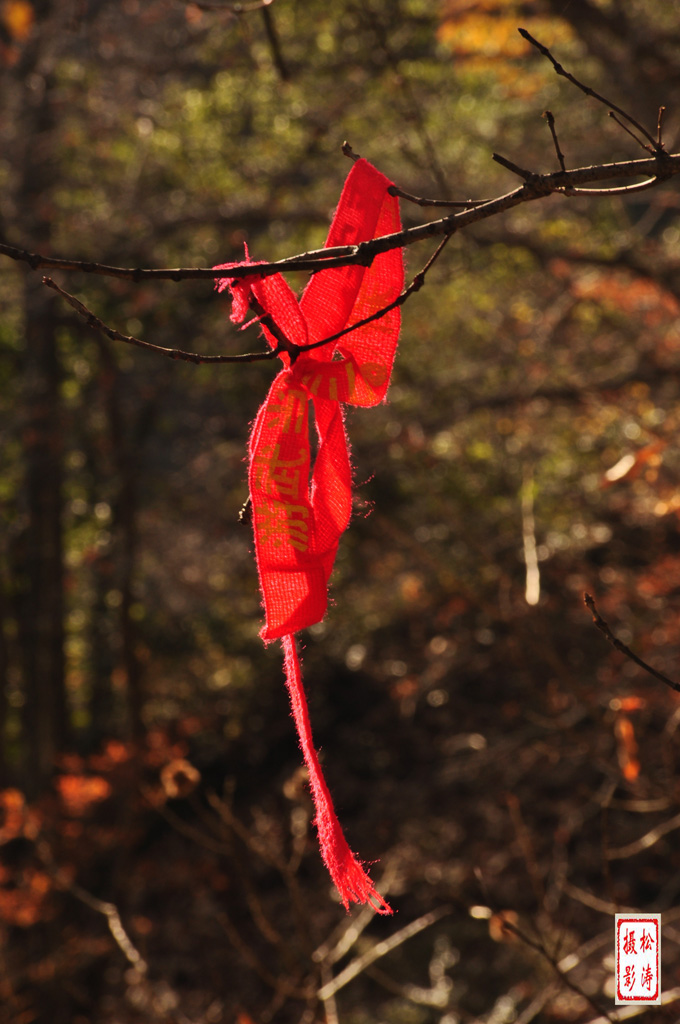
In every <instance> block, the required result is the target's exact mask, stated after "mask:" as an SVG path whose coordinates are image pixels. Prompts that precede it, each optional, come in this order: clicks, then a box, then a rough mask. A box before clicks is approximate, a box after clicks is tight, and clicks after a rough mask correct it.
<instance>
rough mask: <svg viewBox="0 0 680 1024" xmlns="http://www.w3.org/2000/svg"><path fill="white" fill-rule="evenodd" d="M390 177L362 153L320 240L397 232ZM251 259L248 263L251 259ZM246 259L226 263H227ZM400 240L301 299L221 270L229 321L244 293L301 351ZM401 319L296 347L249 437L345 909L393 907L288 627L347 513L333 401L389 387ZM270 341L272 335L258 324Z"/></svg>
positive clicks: (388, 291)
mask: <svg viewBox="0 0 680 1024" xmlns="http://www.w3.org/2000/svg"><path fill="white" fill-rule="evenodd" d="M390 184H391V182H390V181H389V180H388V179H387V178H386V177H385V176H384V175H382V174H381V173H380V172H379V171H377V170H376V169H375V168H374V167H372V166H371V164H369V163H368V162H367V161H366V160H358V161H357V162H356V163H355V164H354V166H353V168H352V170H351V171H350V173H349V175H348V177H347V181H346V182H345V187H344V189H343V191H342V195H341V197H340V202H339V204H338V208H337V210H336V212H335V216H334V217H333V222H332V224H331V228H330V232H329V234H328V238H327V240H326V247H330V246H341V245H355V244H357V243H359V242H364V241H368V240H370V239H371V238H375V237H378V236H380V235H387V234H391V233H393V232H396V231H399V230H400V228H401V221H400V217H399V204H398V201H397V199H396V198H395V197H393V196H391V195H390V194H389V193H388V191H387V189H388V188H389V186H390ZM249 262H250V261H249V260H248V261H246V263H249ZM243 265H244V264H233V263H232V264H225V265H224V266H223V267H220V268H218V269H225V270H228V269H230V268H233V267H234V266H243ZM403 284H404V265H403V258H402V255H401V250H400V249H393V250H390V251H388V252H386V253H383V254H380V255H379V256H377V257H376V258H375V259H374V261H373V263H372V264H371V266H370V267H361V266H348V267H338V268H329V269H327V270H320V271H318V272H317V273H316V274H314V276H313V277H312V279H311V281H310V282H309V284H308V285H307V288H306V289H305V291H304V293H303V295H302V297H301V299H300V301H299V302H298V300H297V298H296V297H295V295H294V294H293V292H292V291H291V289H290V288H289V286H288V284H287V283H286V281H285V280H284V278H283V277H282V276H281V275H280V274H276V275H273V276H270V277H264V278H258V277H257V276H252V277H247V278H244V279H242V280H237V279H234V278H229V277H225V278H221V279H220V280H218V281H217V288H218V289H219V291H223V290H224V289H226V288H229V289H230V291H231V294H232V300H233V304H232V315H231V319H232V320H233V321H235V322H240V321H241V320H243V319H244V318H245V316H246V313H247V311H248V307H249V304H250V300H251V296H252V297H253V298H254V299H255V300H256V305H257V306H259V307H260V309H261V310H263V311H264V312H265V313H266V314H268V315H269V316H270V317H271V318H272V319H273V321H274V322H275V324H276V327H277V328H278V330H279V331H280V332H282V333H283V334H284V335H285V337H286V338H287V339H288V340H289V341H291V342H293V343H294V344H295V345H298V346H300V347H302V348H303V349H304V347H305V346H307V345H313V344H314V343H316V342H319V341H322V340H323V339H324V338H328V337H330V336H332V335H334V334H336V333H338V332H339V331H342V330H344V329H346V328H347V327H351V326H352V324H355V323H359V322H360V321H363V320H365V319H366V318H367V317H370V316H371V315H372V314H374V313H377V312H378V311H379V310H382V309H384V308H385V307H386V306H389V305H390V303H392V302H394V300H395V299H396V298H397V297H398V295H399V294H400V293H401V291H402V288H403ZM400 322H401V317H400V311H399V308H398V307H396V308H394V309H392V310H390V311H389V312H387V313H386V314H385V315H384V316H382V317H380V318H379V319H376V320H374V321H372V322H370V323H368V324H364V325H363V326H361V327H357V328H356V330H353V331H351V332H350V333H348V334H345V335H343V337H342V338H340V339H339V340H338V341H337V342H336V343H335V344H333V343H330V344H328V345H323V346H321V347H319V348H313V349H311V350H310V351H302V352H300V354H299V355H298V357H297V359H296V360H295V361H294V363H293V365H291V360H290V357H289V356H288V354H287V353H285V352H283V353H281V359H282V362H283V364H284V369H283V370H281V372H280V373H279V374H278V376H277V377H276V379H275V380H274V382H273V384H272V386H271V388H270V390H269V394H268V395H267V398H266V400H265V402H264V403H263V405H262V407H261V408H260V411H259V412H258V415H257V418H256V420H255V423H254V426H253V430H252V434H251V438H250V470H249V484H250V498H251V502H252V513H253V529H254V536H255V552H256V558H257V567H258V573H259V578H260V587H261V589H262V596H263V600H264V608H265V613H266V625H265V627H264V629H263V630H262V634H261V635H262V637H263V639H264V640H265V641H268V640H273V639H275V638H277V637H282V638H283V642H284V651H285V661H286V679H287V685H288V689H289V693H290V697H291V703H292V707H293V714H294V718H295V722H296V726H297V729H298V734H299V736H300V742H301V746H302V749H303V754H304V757H305V762H306V764H307V767H308V770H309V774H310V784H311V789H312V795H313V797H314V803H315V807H316V824H317V829H318V832H319V838H320V842H321V851H322V855H323V858H324V861H325V863H326V866H327V867H328V869H329V871H330V873H331V876H332V878H333V881H334V882H335V884H336V885H337V887H338V889H339V891H340V894H341V897H342V900H343V903H344V905H345V907H346V908H347V907H348V905H349V901H350V900H354V901H357V902H371V903H372V904H373V905H374V906H375V908H376V909H377V910H378V911H379V912H381V913H391V910H390V908H389V907H388V905H387V904H386V903H385V901H384V900H383V899H382V897H380V896H379V894H378V893H377V892H376V890H375V888H374V886H373V883H372V882H371V880H370V878H368V876H367V875H366V874H365V872H364V871H363V869H362V868H361V866H360V864H359V862H358V861H357V859H356V858H355V857H354V855H353V854H352V853H351V851H350V850H349V847H348V846H347V843H346V841H345V839H344V836H343V834H342V830H341V828H340V825H339V823H338V821H337V818H336V816H335V812H334V810H333V804H332V801H331V798H330V794H329V792H328V788H327V786H326V783H325V781H324V779H323V775H322V774H321V768H320V766H319V762H318V758H317V756H316V752H315V750H314V745H313V743H312V738H311V731H310V727H309V718H308V715H307V708H306V703H305V698H304V691H303V689H302V680H301V675H300V666H299V661H298V658H297V652H296V650H295V641H294V638H293V634H294V633H296V632H297V631H298V630H300V629H304V628H305V627H307V626H311V625H313V624H314V623H316V622H319V621H320V620H321V619H323V617H324V614H325V612H326V604H327V585H328V578H329V576H330V573H331V570H332V568H333V563H334V561H335V555H336V552H337V549H338V543H339V540H340V536H341V534H342V532H343V531H344V530H345V528H346V527H347V524H348V522H349V518H350V512H351V469H350V461H349V452H348V447H347V439H346V435H345V428H344V418H343V410H342V404H341V403H348V404H351V405H359V406H372V405H376V404H377V403H378V402H380V401H382V400H383V399H384V397H385V393H386V391H387V386H388V384H389V379H390V373H391V371H392V363H393V361H394V355H395V352H396V348H397V340H398V335H399V327H400ZM263 329H264V333H265V336H266V338H267V340H268V342H269V344H270V345H271V346H272V347H273V348H275V347H277V344H278V342H277V340H276V338H274V337H273V336H272V334H271V332H270V331H269V330H268V328H267V327H266V326H265V325H264V324H263ZM310 403H311V406H312V408H313V410H314V419H315V424H316V432H317V441H318V445H317V451H316V458H315V460H314V467H313V470H312V475H311V480H310V464H311V450H310V441H309V426H308V424H309V408H310Z"/></svg>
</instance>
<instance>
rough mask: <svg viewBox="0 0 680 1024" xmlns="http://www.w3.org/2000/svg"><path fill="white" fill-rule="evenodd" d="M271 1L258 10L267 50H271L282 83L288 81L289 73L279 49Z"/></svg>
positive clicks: (279, 44) (281, 51)
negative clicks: (267, 46)
mask: <svg viewBox="0 0 680 1024" xmlns="http://www.w3.org/2000/svg"><path fill="white" fill-rule="evenodd" d="M271 4H272V0H268V2H267V3H264V4H262V5H261V7H260V10H261V11H262V20H263V22H264V30H265V33H266V35H267V41H268V43H269V49H270V50H271V54H272V60H273V62H274V66H275V67H276V70H277V71H278V73H279V77H280V78H281V81H282V82H289V81H290V77H291V75H290V71H289V70H288V65H287V64H286V62H285V60H284V57H283V50H282V49H281V42H280V40H279V34H278V32H277V31H276V25H275V24H274V17H273V15H272V12H271V10H270V7H271Z"/></svg>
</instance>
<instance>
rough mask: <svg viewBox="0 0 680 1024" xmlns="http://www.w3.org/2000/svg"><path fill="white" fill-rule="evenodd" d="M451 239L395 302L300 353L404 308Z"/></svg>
mask: <svg viewBox="0 0 680 1024" xmlns="http://www.w3.org/2000/svg"><path fill="white" fill-rule="evenodd" d="M450 237H451V236H450V235H446V237H444V238H442V240H441V242H440V243H439V245H438V246H437V248H436V249H435V251H434V252H433V253H432V255H431V256H430V258H429V260H428V261H427V263H426V264H425V266H424V267H423V268H422V270H420V271H419V272H418V273H417V274H416V275H415V277H414V278H413V280H412V281H411V283H410V285H409V286H408V288H405V289H404V291H403V292H401V294H400V295H398V296H397V297H396V299H395V300H394V302H390V303H389V305H387V306H383V308H382V309H379V310H377V312H375V313H371V315H370V316H366V317H364V319H363V320H358V321H357V322H356V323H355V324H352V325H351V326H350V327H344V328H343V329H342V330H341V331H338V332H337V334H331V335H330V336H329V337H328V338H322V339H321V341H315V342H314V343H313V344H311V345H302V346H300V348H299V351H300V352H307V351H309V350H310V349H313V348H321V346H322V345H330V344H331V342H334V341H338V339H339V338H342V337H344V335H345V334H350V333H351V332H352V331H356V330H358V329H359V328H360V327H365V326H366V324H370V323H372V322H373V321H374V320H380V319H381V318H382V317H384V316H385V315H386V314H387V313H390V312H391V311H392V310H393V309H397V308H398V307H399V306H403V305H404V303H405V302H406V300H407V299H408V298H409V296H410V295H413V293H414V292H417V291H419V290H420V289H421V288H422V287H423V285H424V284H425V277H426V275H427V273H428V271H429V270H430V268H431V267H432V265H433V264H434V263H435V262H436V261H437V260H438V259H439V256H440V254H441V252H442V249H443V248H444V246H445V245H446V243H447V242H448V240H449V238H450Z"/></svg>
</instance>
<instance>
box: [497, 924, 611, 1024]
mask: <svg viewBox="0 0 680 1024" xmlns="http://www.w3.org/2000/svg"><path fill="white" fill-rule="evenodd" d="M501 928H502V929H503V931H505V932H510V933H511V934H512V935H515V936H516V937H517V938H518V939H519V940H520V942H523V943H524V944H525V946H528V947H529V948H530V949H533V950H534V952H536V953H538V954H539V955H540V956H542V957H543V959H544V960H545V961H546V962H547V963H549V964H550V966H551V967H552V969H553V971H554V972H555V974H556V975H557V976H558V978H559V979H560V980H561V981H562V982H563V983H564V984H565V985H566V986H567V988H570V989H571V990H572V992H576V993H578V995H580V996H581V997H582V998H583V999H585V1000H586V1001H587V1002H588V1003H589V1004H590V1006H591V1007H592V1008H593V1010H595V1013H600V1014H603V1015H604V1018H605V1020H608V1021H611V1020H612V1018H611V1016H610V1015H609V1013H607V1011H606V1010H604V1009H603V1008H602V1007H601V1006H600V1005H599V1003H598V1002H597V1001H596V1000H595V999H593V997H592V996H590V995H588V993H587V992H584V991H583V989H582V988H581V987H580V985H577V984H576V982H574V981H572V980H571V978H569V977H568V976H567V974H566V973H565V972H564V971H563V970H562V968H561V966H560V963H559V962H558V961H557V960H556V959H555V957H554V956H553V955H552V954H551V953H549V952H548V950H547V949H546V948H545V946H544V945H543V943H542V942H535V941H534V940H533V939H532V938H530V937H529V936H528V935H527V934H526V933H525V932H523V931H522V930H521V929H519V928H518V927H517V926H516V925H514V924H512V923H511V922H510V921H507V920H505V919H503V920H502V921H501Z"/></svg>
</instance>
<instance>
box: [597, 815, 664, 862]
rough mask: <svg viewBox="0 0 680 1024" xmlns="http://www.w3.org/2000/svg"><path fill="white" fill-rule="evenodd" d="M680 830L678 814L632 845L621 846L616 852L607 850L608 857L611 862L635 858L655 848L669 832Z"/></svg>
mask: <svg viewBox="0 0 680 1024" xmlns="http://www.w3.org/2000/svg"><path fill="white" fill-rule="evenodd" d="M678 828H680V814H676V815H675V816H674V817H673V818H669V820H668V821H664V822H663V824H661V825H657V827H656V828H653V829H651V830H650V831H649V832H645V834H644V835H643V836H640V838H639V839H636V840H635V841H634V842H632V843H628V845H627V846H620V847H618V849H616V850H607V857H608V859H609V860H627V859H628V857H634V856H635V854H636V853H641V852H642V851H643V850H648V849H649V847H650V846H655V845H656V844H657V843H658V842H659V840H660V839H663V837H664V836H666V835H668V833H669V832H674V831H675V830H676V829H678Z"/></svg>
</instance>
